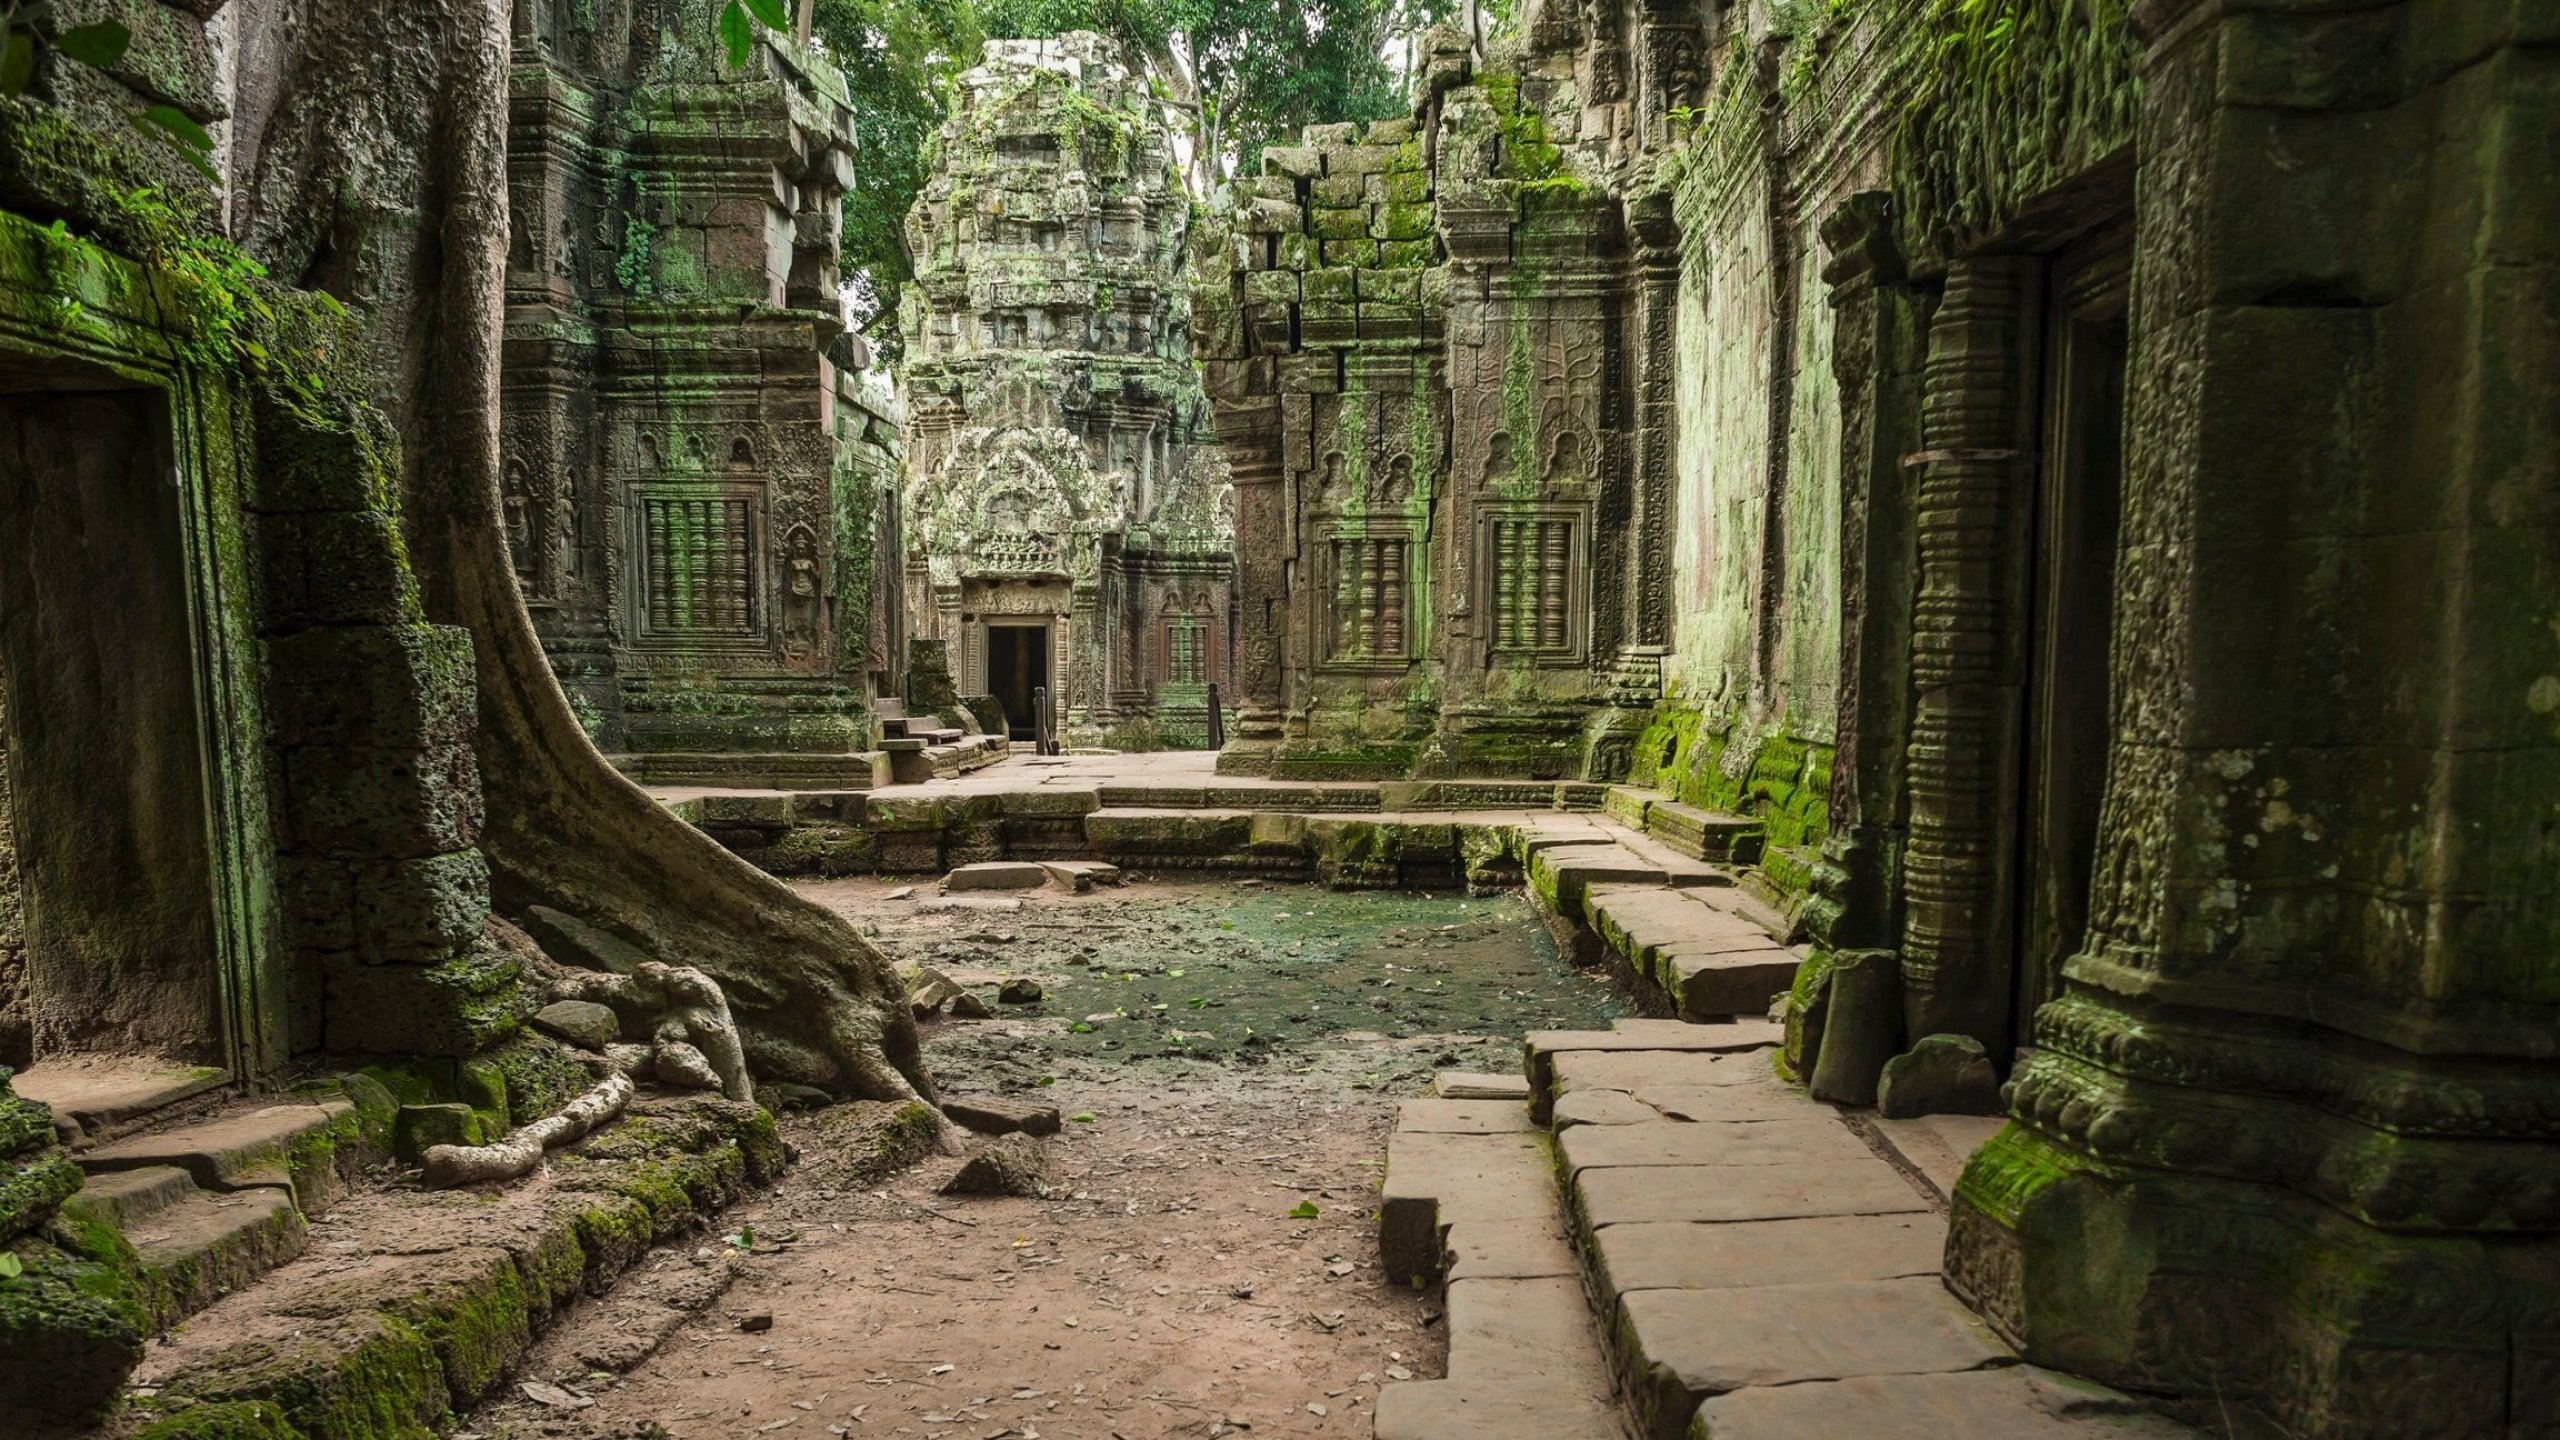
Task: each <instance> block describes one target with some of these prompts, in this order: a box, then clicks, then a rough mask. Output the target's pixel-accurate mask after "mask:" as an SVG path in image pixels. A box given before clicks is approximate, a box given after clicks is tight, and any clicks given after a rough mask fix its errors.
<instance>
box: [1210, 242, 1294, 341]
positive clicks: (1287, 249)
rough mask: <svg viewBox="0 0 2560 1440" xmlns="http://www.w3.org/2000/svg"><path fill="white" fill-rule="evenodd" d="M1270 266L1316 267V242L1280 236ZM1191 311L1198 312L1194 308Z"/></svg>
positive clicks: (1284, 268)
mask: <svg viewBox="0 0 2560 1440" xmlns="http://www.w3.org/2000/svg"><path fill="white" fill-rule="evenodd" d="M1271 267H1272V268H1273V269H1275V270H1312V269H1314V268H1316V242H1315V241H1314V239H1312V238H1311V237H1309V236H1306V235H1301V234H1288V235H1283V236H1281V237H1280V241H1279V244H1278V245H1277V246H1276V247H1274V249H1273V250H1272V257H1271ZM1193 313H1194V314H1197V313H1198V311H1197V309H1196V308H1195V309H1194V311H1193ZM1195 328H1197V327H1196V326H1195Z"/></svg>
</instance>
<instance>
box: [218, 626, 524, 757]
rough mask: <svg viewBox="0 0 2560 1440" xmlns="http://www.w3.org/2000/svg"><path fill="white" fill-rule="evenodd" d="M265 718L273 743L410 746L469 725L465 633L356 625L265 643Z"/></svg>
mask: <svg viewBox="0 0 2560 1440" xmlns="http://www.w3.org/2000/svg"><path fill="white" fill-rule="evenodd" d="M266 700H267V722H268V725H269V727H270V728H271V730H272V732H273V734H274V736H275V738H276V741H277V743H278V744H281V745H285V746H299V745H335V746H386V747H417V748H423V747H425V746H429V745H439V744H450V743H454V742H458V741H465V740H468V739H469V738H470V737H471V735H472V734H473V732H474V731H475V729H476V728H477V725H478V718H479V708H478V707H479V689H478V685H477V683H476V681H475V678H474V675H473V669H472V652H471V634H470V632H469V631H467V630H462V629H459V628H456V627H453V626H445V625H358V626H350V627H344V628H332V629H320V630H306V631H304V632H302V633H301V634H298V635H289V636H284V637H281V638H278V639H274V640H270V641H268V642H267V676H266Z"/></svg>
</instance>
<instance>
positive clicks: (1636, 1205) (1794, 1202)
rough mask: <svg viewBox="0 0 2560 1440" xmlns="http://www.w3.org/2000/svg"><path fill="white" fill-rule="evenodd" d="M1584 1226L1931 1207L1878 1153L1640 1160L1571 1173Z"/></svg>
mask: <svg viewBox="0 0 2560 1440" xmlns="http://www.w3.org/2000/svg"><path fill="white" fill-rule="evenodd" d="M1573 1200H1574V1206H1575V1209H1576V1211H1577V1212H1578V1214H1579V1216H1580V1218H1581V1221H1582V1224H1583V1225H1584V1227H1585V1228H1586V1229H1594V1230H1596V1229H1598V1228H1600V1227H1602V1226H1604V1225H1629V1224H1635V1223H1639V1222H1643V1221H1672V1220H1685V1221H1692V1222H1700V1223H1707V1222H1723V1221H1731V1220H1790V1219H1799V1218H1803V1217H1808V1216H1818V1215H1901V1214H1910V1213H1918V1212H1926V1211H1927V1210H1928V1209H1929V1202H1928V1201H1927V1200H1926V1199H1923V1198H1922V1197H1921V1194H1920V1192H1919V1191H1918V1190H1916V1189H1914V1188H1913V1187H1912V1185H1911V1182H1910V1181H1908V1180H1906V1179H1904V1178H1903V1176H1902V1172H1901V1171H1899V1170H1896V1169H1894V1168H1893V1167H1892V1166H1890V1165H1887V1164H1886V1163H1884V1162H1883V1161H1882V1160H1879V1159H1877V1158H1876V1157H1875V1156H1873V1155H1861V1156H1859V1157H1858V1158H1857V1159H1856V1160H1855V1161H1829V1160H1826V1161H1822V1162H1820V1163H1816V1164H1806V1165H1651V1166H1644V1165H1636V1166H1618V1167H1612V1168H1607V1169H1590V1170H1585V1171H1583V1172H1582V1173H1581V1174H1579V1175H1577V1176H1575V1177H1574V1182H1573Z"/></svg>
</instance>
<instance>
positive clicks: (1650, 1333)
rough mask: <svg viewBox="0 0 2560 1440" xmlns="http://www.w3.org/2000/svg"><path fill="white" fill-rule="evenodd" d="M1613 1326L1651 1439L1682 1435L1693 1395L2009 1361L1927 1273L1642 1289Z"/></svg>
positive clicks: (1696, 1398) (1695, 1400) (1953, 1370)
mask: <svg viewBox="0 0 2560 1440" xmlns="http://www.w3.org/2000/svg"><path fill="white" fill-rule="evenodd" d="M1618 1327H1619V1333H1620V1335H1621V1337H1622V1344H1623V1346H1624V1348H1625V1350H1626V1351H1627V1352H1628V1357H1629V1359H1630V1361H1631V1362H1632V1365H1631V1368H1632V1369H1634V1370H1635V1372H1636V1374H1637V1375H1638V1376H1639V1377H1640V1380H1639V1383H1638V1385H1637V1386H1636V1390H1635V1396H1634V1399H1635V1402H1636V1409H1637V1411H1638V1412H1639V1414H1640V1415H1642V1416H1643V1418H1644V1419H1645V1421H1646V1422H1647V1424H1646V1427H1645V1428H1646V1429H1647V1431H1649V1433H1650V1434H1652V1435H1653V1436H1655V1437H1657V1440H1680V1437H1681V1436H1682V1435H1684V1434H1686V1433H1687V1432H1688V1429H1689V1420H1690V1417H1691V1416H1692V1415H1694V1414H1696V1413H1697V1409H1698V1405H1699V1402H1701V1401H1703V1400H1706V1399H1708V1398H1710V1397H1713V1396H1717V1395H1724V1394H1729V1393H1731V1392H1733V1391H1736V1390H1742V1389H1746V1388H1750V1387H1755V1386H1782V1385H1783V1386H1792V1385H1803V1384H1807V1383H1809V1382H1815V1381H1824V1380H1841V1379H1847V1378H1850V1377H1853V1376H1861V1375H1933V1374H1958V1373H1962V1372H1965V1371H1969V1370H1979V1369H1983V1368H1985V1367H1988V1366H1993V1365H2002V1364H2006V1363H2007V1362H2008V1361H2009V1360H2010V1359H2012V1358H2013V1357H2012V1356H2011V1355H2010V1352H2009V1349H2008V1347H2007V1346H2005V1345H2003V1344H2001V1343H2000V1341H1999V1339H1998V1338H1997V1337H1996V1336H1994V1335H1993V1334H1992V1333H1991V1328H1990V1327H1989V1326H1987V1325H1985V1324H1984V1323H1983V1322H1982V1321H1981V1320H1979V1319H1978V1318H1976V1317H1975V1316H1974V1314H1973V1312H1971V1311H1969V1310H1967V1309H1965V1308H1964V1306H1963V1305H1962V1304H1961V1303H1960V1302H1958V1301H1957V1300H1956V1298H1955V1297H1954V1296H1952V1295H1950V1294H1948V1293H1947V1290H1946V1287H1945V1286H1943V1285H1941V1284H1940V1283H1938V1280H1937V1278H1936V1277H1935V1276H1926V1277H1921V1278H1917V1279H1899V1280H1843V1281H1823V1282H1816V1283H1812V1284H1800V1285H1765V1286H1758V1287H1753V1288H1747V1289H1725V1290H1639V1291H1635V1292H1633V1293H1631V1294H1629V1295H1627V1296H1626V1297H1625V1298H1624V1299H1623V1300H1621V1301H1620V1302H1619V1313H1618ZM1810 1433H1848V1432H1810ZM1941 1433H1944V1434H1970V1433H1973V1432H1970V1431H1966V1430H1948V1431H1944V1432H1941Z"/></svg>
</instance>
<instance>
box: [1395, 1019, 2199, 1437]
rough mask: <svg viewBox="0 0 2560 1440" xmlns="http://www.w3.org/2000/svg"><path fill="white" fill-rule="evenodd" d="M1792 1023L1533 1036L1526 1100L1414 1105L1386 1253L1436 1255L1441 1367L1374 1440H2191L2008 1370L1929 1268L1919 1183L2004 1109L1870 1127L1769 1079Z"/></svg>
mask: <svg viewBox="0 0 2560 1440" xmlns="http://www.w3.org/2000/svg"><path fill="white" fill-rule="evenodd" d="M1778 1038H1779V1037H1778V1032H1777V1027H1776V1026H1774V1025H1772V1024H1770V1023H1769V1022H1767V1021H1765V1020H1744V1021H1736V1022H1727V1023H1721V1024H1691V1023H1686V1022H1681V1021H1670V1020H1622V1021H1620V1022H1618V1024H1617V1025H1616V1026H1615V1027H1614V1028H1612V1029H1610V1030H1605V1031H1541V1032H1536V1033H1533V1034H1531V1035H1530V1036H1529V1037H1528V1039H1527V1042H1526V1045H1525V1047H1524V1048H1525V1056H1524V1059H1525V1069H1526V1071H1527V1074H1526V1077H1525V1078H1524V1079H1523V1080H1522V1081H1521V1082H1520V1083H1519V1085H1518V1087H1517V1094H1518V1097H1519V1098H1518V1099H1517V1100H1494V1099H1476V1100H1463V1101H1461V1100H1417V1101H1408V1102H1407V1103H1406V1105H1405V1107H1404V1112H1403V1114H1402V1116H1401V1117H1400V1119H1399V1122H1398V1124H1397V1127H1396V1133H1395V1136H1394V1138H1393V1139H1392V1140H1391V1141H1390V1144H1389V1149H1388V1162H1387V1177H1386V1182H1385V1202H1384V1206H1383V1209H1382V1214H1381V1221H1380V1224H1381V1229H1380V1249H1381V1252H1382V1256H1383V1258H1384V1260H1385V1262H1386V1264H1387V1266H1388V1268H1389V1271H1390V1273H1395V1274H1406V1273H1413V1272H1416V1271H1420V1272H1422V1273H1442V1274H1445V1275H1446V1277H1447V1285H1448V1314H1449V1326H1450V1334H1449V1347H1450V1348H1449V1376H1448V1378H1447V1379H1445V1380H1438V1381H1427V1382H1416V1383H1412V1384H1406V1385H1398V1386H1392V1387H1389V1388H1388V1389H1387V1390H1386V1391H1385V1392H1384V1393H1383V1394H1382V1395H1381V1396H1380V1397H1379V1402H1378V1435H1379V1437H1380V1440H1458V1437H1462V1436H1463V1437H1509V1436H1514V1435H1516V1436H1521V1437H1529V1436H1540V1437H1552V1440H1579V1437H1585V1436H1593V1437H1602V1436H1616V1435H1619V1434H1622V1433H1628V1432H1626V1431H1623V1430H1622V1429H1621V1428H1620V1427H1621V1426H1622V1425H1631V1426H1632V1433H1633V1434H1635V1435H1636V1436H1639V1437H1643V1440H1682V1437H1688V1440H1816V1437H1833V1436H1855V1437H1857V1440H1941V1437H1945V1436H1949V1435H1962V1436H1966V1437H1968V1440H2099V1437H2123V1440H2136V1437H2142V1440H2168V1437H2179V1436H2186V1435H2188V1434H2189V1433H2190V1432H2188V1431H2186V1430H2184V1429H2183V1428H2181V1427H2179V1426H2177V1425H2174V1424H2171V1423H2170V1422H2168V1421H2166V1420H2163V1419H2161V1418H2160V1417H2158V1416H2157V1415H2154V1414H2153V1413H2152V1412H2150V1411H2149V1410H2148V1409H2146V1408H2145V1407H2144V1406H2142V1405H2141V1404H2140V1403H2139V1402H2137V1401H2134V1400H2132V1399H2130V1398H2128V1397H2125V1396H2122V1395H2118V1394H2115V1393H2113V1392H2110V1391H2107V1390H2104V1389H2102V1388H2100V1387H2097V1386H2093V1385H2089V1384H2086V1383H2085V1382H2081V1381H2078V1380H2074V1379H2072V1378H2070V1377H2068V1376H2062V1375H2055V1374H2052V1373H2049V1372H2045V1371H2041V1370H2038V1369H2036V1368H2034V1367H2032V1366H2027V1365H2023V1364H2020V1363H2019V1362H2018V1358H2017V1356H2016V1355H2015V1354H2014V1353H2013V1352H2012V1351H2011V1350H2010V1349H2009V1348H2008V1347H2007V1346H2006V1345H2005V1344H2003V1343H2002V1342H2001V1340H2000V1338H1999V1337H1998V1336H1997V1335H1995V1334H1993V1333H1992V1331H1991V1330H1990V1328H1989V1327H1988V1326H1986V1325H1984V1324H1983V1323H1982V1322H1981V1321H1980V1320H1979V1319H1977V1318H1976V1317H1975V1316H1974V1315H1973V1314H1972V1312H1970V1311H1969V1310H1967V1309H1966V1308H1965V1307H1964V1305H1963V1304H1961V1303H1960V1302H1959V1301H1957V1300H1956V1298H1955V1297H1954V1296H1953V1295H1951V1294H1949V1293H1948V1291H1947V1290H1946V1288H1945V1286H1944V1285H1943V1284H1942V1283H1941V1281H1940V1278H1939V1265H1940V1256H1941V1254H1942V1252H1943V1250H1944V1248H1945V1243H1946V1222H1945V1219H1944V1204H1945V1201H1944V1198H1943V1194H1942V1193H1940V1192H1938V1191H1937V1190H1935V1189H1934V1188H1933V1185H1932V1184H1931V1183H1930V1182H1931V1181H1933V1180H1934V1181H1937V1182H1938V1183H1941V1184H1943V1183H1950V1182H1949V1181H1948V1180H1947V1179H1946V1178H1945V1177H1946V1176H1947V1171H1946V1165H1945V1161H1946V1158H1947V1157H1949V1156H1953V1155H1957V1154H1959V1153H1961V1152H1962V1151H1969V1150H1970V1149H1971V1148H1972V1147H1973V1145H1975V1144H1978V1143H1979V1141H1980V1140H1981V1139H1983V1138H1986V1137H1987V1135H1988V1133H1989V1132H1990V1131H1991V1130H1993V1129H1996V1128H1997V1125H1998V1123H1999V1122H1997V1121H1995V1120H1989V1119H1975V1118H1969V1117H1968V1118H1965V1119H1962V1120H1955V1119H1949V1118H1941V1119H1938V1120H1935V1121H1926V1122H1898V1123H1900V1124H1901V1125H1902V1127H1903V1128H1902V1129H1901V1130H1900V1132H1899V1136H1898V1139H1895V1140H1893V1141H1889V1142H1887V1143H1884V1144H1882V1145H1878V1144H1874V1143H1870V1140H1869V1138H1868V1137H1869V1135H1870V1134H1871V1133H1874V1134H1878V1135H1879V1138H1880V1139H1881V1138H1882V1137H1881V1134H1880V1132H1873V1131H1870V1130H1869V1129H1867V1128H1865V1122H1863V1117H1861V1116H1858V1115H1857V1114H1856V1113H1855V1112H1845V1111H1842V1110H1839V1109H1836V1108H1834V1107H1832V1106H1829V1105H1825V1104H1822V1103H1820V1102H1817V1101H1814V1100H1812V1099H1810V1098H1808V1097H1806V1096H1805V1095H1804V1094H1803V1092H1802V1091H1800V1090H1797V1089H1795V1088H1793V1087H1791V1086H1789V1085H1788V1084H1786V1083H1785V1082H1784V1081H1782V1080H1781V1079H1780V1078H1779V1077H1778V1075H1777V1074H1776V1072H1775V1070H1774V1069H1773V1067H1772V1064H1771V1060H1772V1058H1773V1057H1772V1053H1771V1052H1772V1051H1773V1050H1774V1049H1775V1047H1776V1045H1777V1042H1778ZM1443 1088H1444V1089H1457V1090H1460V1091H1462V1092H1463V1093H1467V1094H1471V1095H1483V1094H1489V1093H1491V1092H1492V1090H1493V1089H1494V1082H1492V1081H1490V1080H1489V1079H1488V1077H1482V1076H1444V1077H1443ZM1959 1147H1961V1148H1960V1149H1959ZM1880 1152H1883V1153H1880ZM1888 1153H1889V1154H1891V1155H1893V1157H1894V1158H1891V1159H1889V1158H1887V1155H1888ZM1897 1161H1899V1162H1900V1163H1897ZM1932 1167H1934V1168H1935V1169H1936V1171H1937V1174H1936V1175H1930V1174H1929V1173H1928V1172H1929V1170H1930V1169H1931V1168H1932ZM1914 1172H1918V1175H1919V1178H1915V1173H1914ZM1586 1296H1587V1297H1588V1303H1587V1304H1586ZM1595 1311H1596V1312H1597V1313H1596V1315H1595V1313H1594V1312H1595ZM1613 1392H1615V1396H1616V1397H1617V1398H1613Z"/></svg>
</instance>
